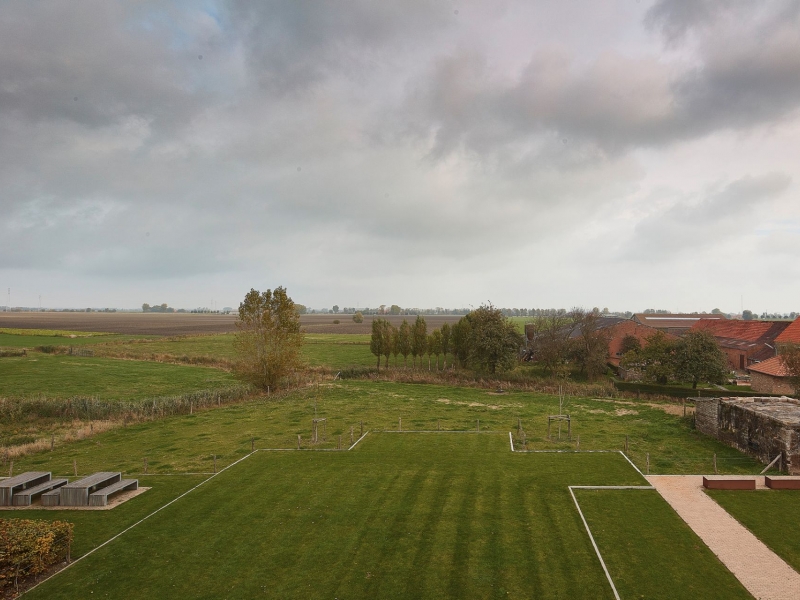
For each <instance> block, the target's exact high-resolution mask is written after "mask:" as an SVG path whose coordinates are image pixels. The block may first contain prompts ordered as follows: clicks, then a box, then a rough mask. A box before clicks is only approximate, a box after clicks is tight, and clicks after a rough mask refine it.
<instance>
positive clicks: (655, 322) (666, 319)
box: [631, 313, 727, 335]
mask: <svg viewBox="0 0 800 600" xmlns="http://www.w3.org/2000/svg"><path fill="white" fill-rule="evenodd" d="M700 319H710V320H715V321H723V320H727V317H726V316H725V315H714V314H712V315H707V314H706V315H703V314H696V313H695V314H670V313H636V314H635V315H633V317H631V320H632V321H635V322H636V323H639V325H647V326H648V327H653V328H654V329H659V330H661V331H663V332H664V333H671V334H673V335H683V334H684V333H686V332H687V331H689V329H691V327H692V325H694V324H695V323H697V322H698V321H699V320H700Z"/></svg>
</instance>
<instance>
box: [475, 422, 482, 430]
mask: <svg viewBox="0 0 800 600" xmlns="http://www.w3.org/2000/svg"><path fill="white" fill-rule="evenodd" d="M480 430H481V420H480V419H475V431H480Z"/></svg>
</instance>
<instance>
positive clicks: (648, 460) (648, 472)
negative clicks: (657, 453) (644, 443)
mask: <svg viewBox="0 0 800 600" xmlns="http://www.w3.org/2000/svg"><path fill="white" fill-rule="evenodd" d="M647 474H648V475H650V453H649V452H648V453H647Z"/></svg>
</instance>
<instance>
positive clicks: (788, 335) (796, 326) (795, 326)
mask: <svg viewBox="0 0 800 600" xmlns="http://www.w3.org/2000/svg"><path fill="white" fill-rule="evenodd" d="M775 341H776V342H778V343H779V344H785V343H793V344H800V317H798V318H797V319H795V320H794V321H792V322H791V323H790V324H789V326H788V327H787V328H786V329H784V330H783V333H781V334H780V335H779V336H778V337H776V338H775Z"/></svg>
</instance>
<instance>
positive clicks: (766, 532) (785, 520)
mask: <svg viewBox="0 0 800 600" xmlns="http://www.w3.org/2000/svg"><path fill="white" fill-rule="evenodd" d="M706 493H707V494H708V495H709V496H711V497H712V498H713V499H714V500H715V501H716V502H717V503H718V504H719V505H720V506H722V508H724V509H725V510H727V511H728V512H729V513H730V514H731V515H732V516H733V517H734V518H735V519H736V520H737V521H739V522H740V523H741V524H742V525H744V526H745V527H747V528H748V529H749V530H750V531H752V532H753V534H754V535H755V536H756V537H757V538H758V539H760V540H761V541H762V542H764V543H765V544H766V545H767V546H769V547H770V549H772V551H773V552H775V554H777V555H778V556H780V557H781V558H782V559H783V560H785V561H786V562H787V563H789V565H791V566H792V567H794V569H795V570H796V571H800V491H796V490H755V491H729V490H728V491H723V490H706Z"/></svg>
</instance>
